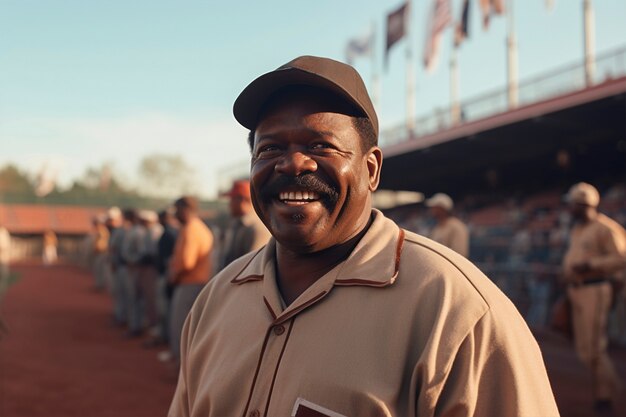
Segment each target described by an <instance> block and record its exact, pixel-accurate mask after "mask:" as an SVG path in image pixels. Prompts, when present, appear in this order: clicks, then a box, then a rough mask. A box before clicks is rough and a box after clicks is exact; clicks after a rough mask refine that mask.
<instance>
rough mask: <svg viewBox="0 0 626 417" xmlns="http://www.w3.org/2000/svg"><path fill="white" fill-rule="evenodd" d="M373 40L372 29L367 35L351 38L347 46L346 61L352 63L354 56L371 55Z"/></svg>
mask: <svg viewBox="0 0 626 417" xmlns="http://www.w3.org/2000/svg"><path fill="white" fill-rule="evenodd" d="M373 41H374V32H373V31H370V32H369V33H368V34H367V35H364V36H360V37H358V38H352V39H350V41H349V42H348V45H347V46H346V62H347V63H348V64H350V65H352V63H353V62H354V58H356V57H359V56H369V55H370V54H371V53H372V47H373V46H372V44H373V43H374V42H373Z"/></svg>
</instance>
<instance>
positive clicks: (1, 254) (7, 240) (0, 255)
mask: <svg viewBox="0 0 626 417" xmlns="http://www.w3.org/2000/svg"><path fill="white" fill-rule="evenodd" d="M10 261H11V235H10V234H9V232H8V230H7V229H6V228H5V227H4V226H0V281H2V280H3V279H8V277H9V262H10ZM0 288H1V287H0Z"/></svg>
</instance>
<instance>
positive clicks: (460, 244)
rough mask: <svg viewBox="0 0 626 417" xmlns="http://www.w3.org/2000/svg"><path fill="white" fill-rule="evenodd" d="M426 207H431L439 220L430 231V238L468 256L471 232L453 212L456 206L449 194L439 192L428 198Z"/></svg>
mask: <svg viewBox="0 0 626 417" xmlns="http://www.w3.org/2000/svg"><path fill="white" fill-rule="evenodd" d="M426 207H430V214H431V215H432V216H433V217H434V219H435V221H436V222H437V224H436V225H435V227H434V228H433V230H432V231H431V232H430V238H431V239H432V240H434V241H435V242H438V243H441V244H442V245H444V246H447V247H449V248H450V249H452V250H453V251H455V252H456V253H458V254H460V255H463V256H465V257H466V258H467V257H468V256H469V232H468V230H467V226H466V225H465V224H464V223H463V222H462V221H461V220H460V219H459V218H458V217H456V216H454V215H453V214H452V209H453V207H454V202H453V201H452V198H450V196H449V195H447V194H444V193H437V194H435V195H434V196H432V197H431V198H429V199H428V200H426Z"/></svg>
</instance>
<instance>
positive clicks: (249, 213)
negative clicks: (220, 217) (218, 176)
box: [217, 180, 271, 271]
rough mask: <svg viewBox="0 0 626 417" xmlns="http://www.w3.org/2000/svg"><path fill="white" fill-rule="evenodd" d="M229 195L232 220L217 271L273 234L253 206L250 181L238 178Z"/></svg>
mask: <svg viewBox="0 0 626 417" xmlns="http://www.w3.org/2000/svg"><path fill="white" fill-rule="evenodd" d="M224 196H226V197H228V198H229V199H230V200H229V209H230V215H231V217H232V221H231V223H230V224H229V226H228V228H227V229H226V236H225V238H224V245H223V247H222V256H221V259H220V264H219V266H218V269H217V271H220V270H222V269H223V268H224V267H226V265H228V264H229V263H231V262H232V261H234V260H235V259H237V258H239V257H240V256H242V255H245V254H246V253H248V252H250V251H253V250H257V249H259V248H261V247H262V246H263V245H265V244H266V243H267V242H268V241H269V239H270V237H271V235H270V232H269V231H268V230H267V228H266V227H265V225H264V224H263V222H262V221H261V219H259V217H258V216H257V214H256V212H255V211H254V207H252V200H251V198H250V181H248V180H238V181H235V182H234V183H233V186H232V188H231V189H230V191H229V192H227V193H225V194H224Z"/></svg>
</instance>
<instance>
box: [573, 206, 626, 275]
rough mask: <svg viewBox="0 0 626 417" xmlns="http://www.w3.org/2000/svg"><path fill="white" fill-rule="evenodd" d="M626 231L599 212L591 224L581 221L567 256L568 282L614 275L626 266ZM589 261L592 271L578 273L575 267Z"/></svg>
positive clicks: (576, 225) (576, 226) (574, 230)
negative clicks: (625, 263)
mask: <svg viewBox="0 0 626 417" xmlns="http://www.w3.org/2000/svg"><path fill="white" fill-rule="evenodd" d="M625 258H626V232H625V231H624V228H623V227H622V226H620V225H619V224H618V223H617V222H615V221H614V220H612V219H610V218H609V217H607V216H605V215H604V214H602V213H598V214H597V216H596V217H595V218H594V219H592V220H591V221H590V222H588V223H584V224H581V223H577V224H575V225H574V227H573V228H572V231H571V234H570V244H569V247H568V249H567V252H566V253H565V257H564V258H563V270H564V275H565V279H566V281H568V282H580V281H584V280H586V279H594V278H610V277H612V276H614V275H616V274H618V273H619V272H620V270H623V269H624V266H625V265H624V259H625ZM582 262H589V263H590V266H591V268H592V270H591V271H590V272H588V273H585V274H577V273H575V272H574V271H573V269H572V267H573V266H574V265H576V264H580V263H582Z"/></svg>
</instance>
